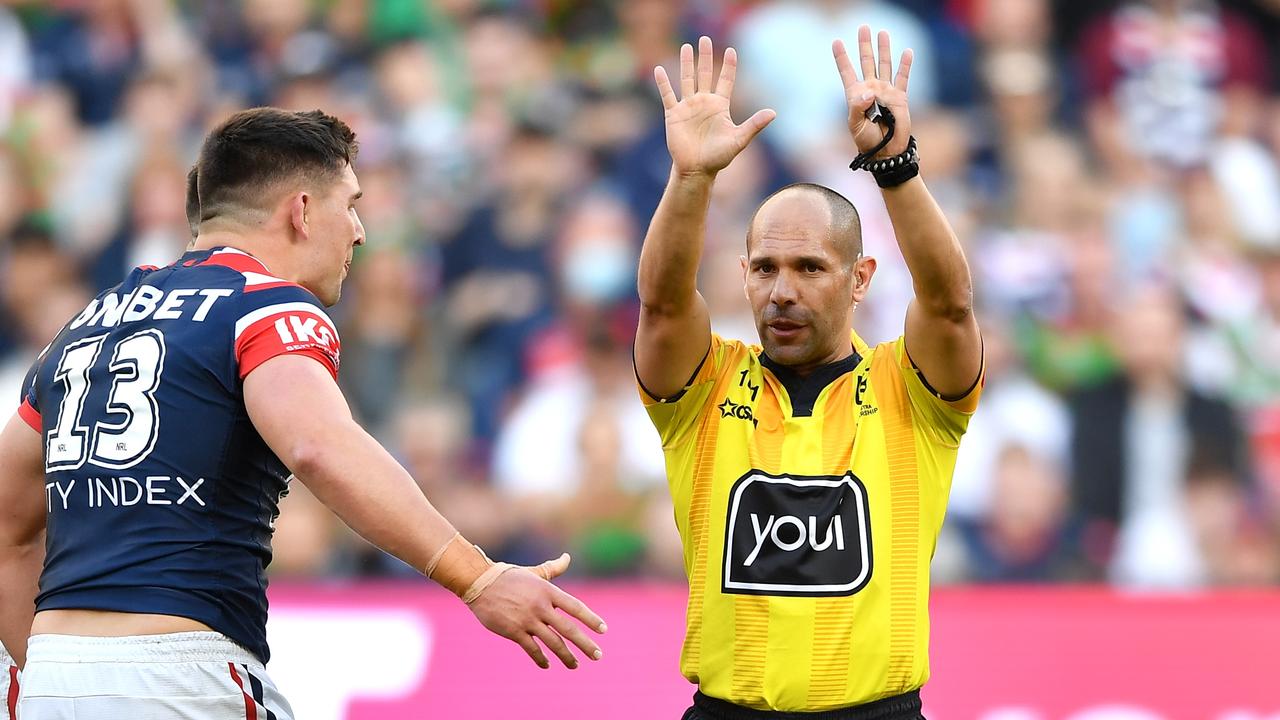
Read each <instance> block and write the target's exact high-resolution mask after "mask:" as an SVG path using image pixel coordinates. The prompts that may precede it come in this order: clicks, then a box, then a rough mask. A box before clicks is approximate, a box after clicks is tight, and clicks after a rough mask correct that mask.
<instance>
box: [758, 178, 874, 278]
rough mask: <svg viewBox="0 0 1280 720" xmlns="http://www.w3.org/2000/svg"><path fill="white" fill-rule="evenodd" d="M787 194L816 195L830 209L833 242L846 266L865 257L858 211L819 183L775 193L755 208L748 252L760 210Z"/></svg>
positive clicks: (794, 186)
mask: <svg viewBox="0 0 1280 720" xmlns="http://www.w3.org/2000/svg"><path fill="white" fill-rule="evenodd" d="M785 192H812V193H817V194H818V195H819V196H820V197H821V198H822V199H823V200H825V201H826V203H827V207H828V208H829V209H830V210H831V239H832V240H834V241H835V244H836V248H837V249H838V250H839V251H840V254H841V255H843V256H844V258H845V262H846V264H848V265H850V266H852V265H853V263H854V261H855V260H857V259H858V256H859V255H861V254H862V220H861V219H860V218H859V217H858V209H857V208H855V207H854V206H853V203H852V202H849V198H847V197H845V196H844V195H841V194H840V193H838V192H836V191H835V190H832V189H831V188H829V187H827V186H826V185H819V184H817V183H807V182H802V183H792V184H790V185H787V186H786V187H784V188H781V189H779V190H776V191H774V192H773V193H772V194H770V195H769V197H767V198H765V199H764V200H763V201H762V202H761V203H760V205H758V206H757V207H756V209H755V212H752V213H751V220H750V222H749V223H748V224H747V248H748V250H749V249H750V248H751V233H752V232H753V231H754V230H755V226H756V215H758V214H759V213H760V208H762V207H764V206H765V205H767V204H768V203H769V201H770V200H772V199H773V198H774V197H776V196H778V195H781V194H782V193H785Z"/></svg>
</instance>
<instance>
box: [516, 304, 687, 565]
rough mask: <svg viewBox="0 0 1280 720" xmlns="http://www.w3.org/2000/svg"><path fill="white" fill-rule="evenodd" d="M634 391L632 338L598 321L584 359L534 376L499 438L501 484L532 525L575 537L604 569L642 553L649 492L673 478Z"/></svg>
mask: <svg viewBox="0 0 1280 720" xmlns="http://www.w3.org/2000/svg"><path fill="white" fill-rule="evenodd" d="M635 392H636V391H635V376H634V374H633V373H632V370H631V358H630V354H629V352H628V349H627V347H626V346H624V345H622V344H620V343H618V342H617V341H616V340H615V339H614V338H612V337H611V336H610V335H609V333H608V331H607V329H606V328H603V327H596V328H592V329H590V330H589V331H588V335H587V337H586V338H585V347H584V348H583V356H582V359H581V361H580V362H579V363H576V364H574V365H570V366H566V367H563V368H561V369H559V370H558V371H556V372H551V373H547V374H545V375H544V376H543V377H541V378H540V379H538V380H537V381H535V382H534V384H533V386H532V387H530V388H529V390H528V392H527V394H526V396H525V397H524V398H523V399H522V400H521V402H520V403H519V404H518V405H516V407H515V408H514V409H513V410H512V413H511V416H510V419H509V420H508V422H507V424H506V425H505V426H504V427H503V429H502V431H501V433H500V434H499V436H498V439H497V442H496V444H495V447H494V483H495V485H496V487H497V488H498V489H499V490H500V491H501V492H502V493H503V494H504V495H505V496H506V497H508V498H509V499H510V501H511V502H512V503H513V504H514V505H516V506H518V507H520V508H521V521H522V522H524V523H527V524H528V532H530V533H532V534H533V535H534V536H539V537H542V538H546V539H548V540H549V542H547V544H548V545H555V544H556V543H555V542H554V539H567V540H569V541H570V542H572V543H574V544H575V545H576V546H578V547H579V548H580V549H581V551H582V552H583V554H584V555H585V557H584V558H583V559H584V560H585V561H586V563H585V564H586V565H587V566H588V569H589V570H594V571H596V572H597V573H609V572H616V571H618V570H621V569H625V568H626V567H634V566H635V565H637V564H638V563H639V562H640V561H641V560H642V559H643V552H644V549H645V543H644V537H643V533H642V529H641V524H640V521H641V519H642V517H643V516H642V514H641V512H642V510H643V507H644V502H643V501H644V498H645V496H646V495H647V494H648V493H649V491H651V490H655V489H657V490H662V488H663V484H664V482H663V481H664V479H665V477H666V475H665V470H666V468H665V466H664V464H663V460H662V457H661V455H660V454H658V455H655V454H654V453H653V452H652V450H653V448H654V447H655V443H657V444H658V446H660V441H659V439H658V437H657V435H656V433H655V432H654V431H653V429H652V427H653V426H652V424H651V423H649V420H648V417H647V416H646V415H645V412H644V408H643V407H641V406H640V405H639V403H636V402H633V401H632V400H633V399H634V396H635ZM532 458H536V461H535V460H531V459H532Z"/></svg>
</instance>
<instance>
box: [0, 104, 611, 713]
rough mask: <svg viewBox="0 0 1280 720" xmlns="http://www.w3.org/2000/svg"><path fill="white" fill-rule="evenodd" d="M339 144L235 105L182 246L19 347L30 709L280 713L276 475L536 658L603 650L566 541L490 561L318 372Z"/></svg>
mask: <svg viewBox="0 0 1280 720" xmlns="http://www.w3.org/2000/svg"><path fill="white" fill-rule="evenodd" d="M356 149H357V148H356V143H355V136H354V134H353V133H352V132H351V130H350V129H349V128H348V127H347V126H346V125H345V124H344V123H343V122H342V121H340V120H338V119H337V118H334V117H332V116H329V115H325V114H323V113H321V112H320V111H318V110H317V111H312V112H305V113H294V112H286V111H283V110H278V109H274V108H258V109H254V110H247V111H244V112H241V113H237V114H236V115H234V116H232V117H231V118H230V119H228V120H227V121H226V122H224V123H223V124H222V125H220V126H219V127H217V128H216V129H215V130H213V131H212V132H211V133H210V135H209V136H208V137H207V138H206V140H205V143H204V145H203V147H202V149H201V152H200V157H199V161H198V165H197V169H195V170H193V171H192V174H191V175H190V176H189V179H190V180H192V181H195V182H196V184H197V186H198V192H197V195H198V197H196V198H194V199H192V198H191V197H190V196H189V197H188V209H189V211H193V212H194V211H195V210H197V209H198V215H199V218H198V219H199V227H198V228H197V231H198V236H197V238H196V240H195V243H194V245H193V247H192V249H191V250H189V251H188V252H187V253H185V254H184V255H183V256H182V257H181V258H180V259H178V260H177V261H175V262H174V263H173V264H171V265H169V266H167V267H162V268H161V267H142V268H138V269H137V270H135V271H133V272H132V273H131V274H130V275H129V276H128V277H127V278H126V279H125V280H124V281H123V282H122V283H120V284H119V285H117V286H116V287H114V288H111V289H110V290H107V291H106V292H104V293H102V294H101V295H99V296H98V297H96V298H94V299H93V300H92V301H91V302H90V303H89V305H88V306H87V307H85V308H84V310H83V311H82V312H81V313H79V315H77V316H76V317H75V318H73V319H71V321H70V322H68V323H67V325H66V326H65V327H64V328H63V330H62V331H61V332H60V333H59V334H58V336H57V337H56V338H55V339H54V341H53V342H52V343H51V344H50V345H49V347H48V348H47V349H46V350H45V351H44V352H43V353H42V354H41V355H40V357H39V359H38V360H37V361H36V362H35V364H34V365H33V367H32V369H31V372H30V373H29V375H28V378H27V381H26V383H25V388H26V389H25V393H24V396H23V398H22V401H21V405H20V407H19V410H18V412H17V413H16V414H15V415H14V416H13V418H12V419H10V420H9V422H8V424H7V425H6V426H5V427H4V429H3V430H2V431H0V641H3V642H4V644H5V646H7V647H8V648H9V650H10V651H11V653H12V654H13V656H14V657H15V659H16V660H17V663H16V664H17V665H18V666H20V667H23V673H22V683H21V685H22V687H21V692H20V693H19V697H18V701H17V702H18V708H19V712H20V713H21V715H22V717H23V720H49V719H55V718H56V719H59V720H61V719H64V718H68V719H69V718H81V719H83V718H129V720H150V719H153V718H154V719H157V720H159V719H160V718H174V717H183V718H196V719H204V718H209V719H214V718H218V719H221V718H245V717H248V718H268V719H272V720H284V719H285V718H289V717H291V716H292V713H291V711H290V709H289V705H288V703H287V702H286V701H285V699H284V698H283V697H282V696H281V695H280V693H279V691H278V690H277V689H276V687H275V686H274V685H273V683H272V682H271V679H270V678H269V676H268V675H267V674H266V672H265V663H266V662H267V660H268V658H269V649H268V647H267V642H266V632H265V631H266V619H267V599H266V593H265V591H266V586H267V578H266V574H265V569H266V566H267V564H268V563H269V562H270V559H271V535H272V527H273V524H274V521H275V518H276V514H277V508H278V503H279V500H280V498H281V497H282V496H283V495H284V493H286V492H287V490H288V482H289V480H290V479H291V477H296V478H297V479H298V480H299V481H301V482H303V483H305V484H306V485H307V487H308V488H309V489H310V490H311V491H312V492H313V493H314V494H315V495H316V496H317V497H318V498H319V499H320V500H321V501H322V502H324V503H325V504H326V505H328V506H329V507H330V508H331V509H333V510H334V512H335V513H337V514H338V515H339V516H340V517H341V518H342V519H343V520H344V521H345V522H346V523H347V524H348V525H350V526H351V527H352V528H353V529H354V530H355V531H357V532H358V533H360V534H361V535H363V536H364V537H365V538H366V539H368V540H369V541H370V542H372V543H374V544H375V545H377V546H378V547H380V548H382V549H383V550H385V551H387V552H389V553H391V554H393V555H395V556H397V557H399V558H400V559H402V560H404V561H405V562H406V563H408V564H409V565H411V566H413V567H415V568H418V569H419V570H421V571H422V572H423V573H424V574H425V575H427V576H428V577H430V578H432V579H434V580H435V581H436V582H438V583H440V584H441V585H443V586H444V587H446V588H448V589H449V590H451V591H453V592H454V593H456V594H457V595H458V596H460V597H461V598H462V600H463V601H464V602H466V603H467V604H468V606H469V607H470V609H471V610H472V612H473V613H474V614H475V615H476V617H477V618H478V619H479V620H480V622H481V623H482V624H483V625H484V626H485V627H486V628H488V629H489V630H491V631H492V632H494V633H497V634H498V635H501V636H503V637H506V638H508V639H510V640H513V641H514V642H516V643H518V644H519V645H520V646H521V647H523V648H524V650H525V651H526V652H527V653H528V654H529V656H530V657H531V658H533V660H534V661H535V662H536V663H537V664H538V665H539V666H541V667H544V668H545V667H548V666H549V663H548V661H547V658H546V655H545V654H544V651H543V649H542V648H541V647H540V646H539V645H538V643H539V642H541V643H542V644H543V645H544V646H545V647H546V648H547V649H549V650H551V651H552V652H553V653H555V655H556V656H557V657H559V658H560V660H561V661H562V662H563V663H564V664H565V665H566V666H567V667H570V668H573V667H576V666H577V664H578V660H577V658H576V656H575V655H574V654H573V652H571V651H570V649H569V647H568V644H567V643H566V640H567V641H569V642H571V643H572V644H574V645H577V646H578V648H580V649H581V651H582V652H583V653H584V654H585V655H586V656H588V657H591V658H593V659H598V658H599V657H600V649H599V647H597V645H596V644H595V643H594V642H593V641H592V640H591V639H590V637H589V636H588V635H587V633H586V632H584V630H583V628H582V627H581V626H579V625H578V624H577V623H576V622H573V621H572V620H571V619H570V618H571V617H572V618H576V619H577V620H578V621H580V622H582V623H584V624H585V625H586V626H587V627H589V628H591V629H592V630H594V631H596V632H603V631H604V629H605V627H604V623H603V621H602V620H601V619H600V618H599V617H598V616H596V615H595V613H593V612H592V611H591V610H590V609H588V608H587V607H586V606H585V605H583V604H582V603H581V602H579V601H578V600H577V599H575V598H573V597H571V596H570V595H568V594H566V593H565V592H563V591H561V590H559V589H558V588H556V587H555V586H554V585H552V584H551V583H549V582H548V580H549V579H551V578H553V577H555V576H557V575H559V574H560V573H562V572H564V570H565V569H566V567H567V566H568V562H569V560H568V556H567V555H562V556H561V557H560V558H558V559H556V560H553V561H548V562H546V563H543V564H542V565H539V566H537V567H536V568H516V567H513V566H510V565H507V564H505V563H496V564H495V563H493V562H492V561H490V560H489V559H488V558H487V557H486V556H485V555H484V554H483V552H481V551H480V550H479V549H478V548H476V547H474V546H472V545H471V544H470V543H468V542H467V541H466V540H465V539H464V538H462V537H461V536H460V535H459V534H458V532H457V531H456V530H455V529H454V527H453V526H452V525H450V523H449V522H448V520H446V519H445V518H444V517H442V516H441V515H440V514H439V513H438V512H437V511H436V510H435V509H434V508H433V507H432V505H431V504H430V502H428V500H427V498H425V497H424V496H423V494H422V492H421V491H420V489H419V488H418V486H417V485H416V484H415V482H414V480H413V478H411V477H410V476H409V474H408V473H407V472H406V471H405V470H404V469H403V468H402V467H401V466H400V465H399V464H398V463H397V462H396V461H395V460H394V459H393V458H392V456H391V455H390V454H389V453H388V452H387V451H386V450H384V449H383V448H382V447H381V446H380V445H379V444H378V443H377V441H375V440H374V439H373V438H372V437H371V436H370V435H369V434H368V433H366V432H365V431H364V430H363V429H362V428H361V427H360V426H359V425H358V424H357V423H356V422H355V421H354V419H353V418H352V416H351V412H350V410H349V409H348V406H347V403H346V401H345V400H344V398H343V396H342V393H341V392H340V390H339V389H338V386H337V384H336V383H335V380H336V378H337V374H338V366H339V359H340V350H341V342H340V340H339V337H338V332H337V330H336V329H335V327H334V325H333V323H332V322H331V321H330V319H329V316H328V315H327V314H326V313H325V309H324V308H325V307H327V306H331V305H333V304H334V303H335V302H337V300H338V297H339V294H340V292H341V288H342V281H343V280H344V279H345V277H346V275H347V272H348V270H349V269H350V265H351V260H352V256H353V253H354V252H355V249H356V248H357V247H359V246H361V245H363V244H364V242H365V237H364V227H363V226H362V225H361V223H360V219H359V217H358V215H357V213H356V208H355V204H356V200H357V199H358V198H359V197H360V194H361V193H360V187H359V183H358V181H357V178H356V175H355V173H354V172H353V170H352V161H353V160H354V156H355V154H356ZM46 534H47V540H46V538H45V535H46ZM37 578H38V580H39V582H38V585H37ZM562 611H563V612H562ZM33 612H34V616H33ZM566 613H567V614H566ZM28 633H30V641H29V643H28V640H27V637H28ZM338 652H340V649H339V651H338ZM24 663H25V664H24Z"/></svg>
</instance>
